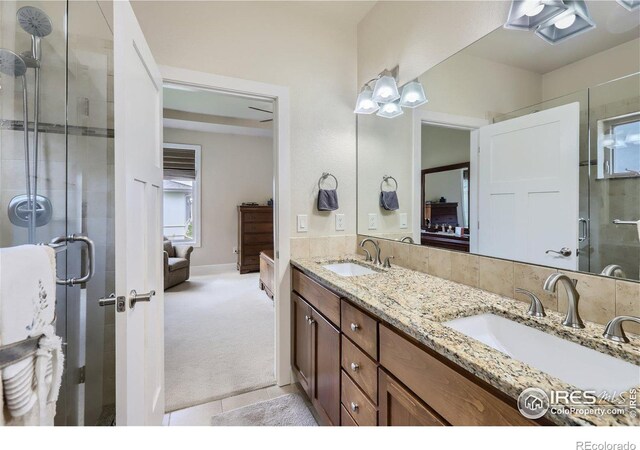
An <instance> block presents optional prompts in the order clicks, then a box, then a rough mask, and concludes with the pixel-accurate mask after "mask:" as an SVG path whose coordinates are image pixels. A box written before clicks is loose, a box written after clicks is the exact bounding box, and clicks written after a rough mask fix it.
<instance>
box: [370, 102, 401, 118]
mask: <svg viewBox="0 0 640 450" xmlns="http://www.w3.org/2000/svg"><path fill="white" fill-rule="evenodd" d="M403 113H404V111H402V108H401V107H400V104H399V103H398V102H397V101H396V102H389V103H384V104H382V105H380V109H379V110H378V112H377V113H376V116H380V117H384V118H386V119H393V118H394V117H398V116H400V115H402V114H403Z"/></svg>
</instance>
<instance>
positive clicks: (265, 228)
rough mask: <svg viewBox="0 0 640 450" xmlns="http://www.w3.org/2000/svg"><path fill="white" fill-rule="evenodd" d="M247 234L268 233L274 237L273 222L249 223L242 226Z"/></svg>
mask: <svg viewBox="0 0 640 450" xmlns="http://www.w3.org/2000/svg"><path fill="white" fill-rule="evenodd" d="M242 231H244V232H245V233H268V234H270V235H273V222H249V223H243V224H242Z"/></svg>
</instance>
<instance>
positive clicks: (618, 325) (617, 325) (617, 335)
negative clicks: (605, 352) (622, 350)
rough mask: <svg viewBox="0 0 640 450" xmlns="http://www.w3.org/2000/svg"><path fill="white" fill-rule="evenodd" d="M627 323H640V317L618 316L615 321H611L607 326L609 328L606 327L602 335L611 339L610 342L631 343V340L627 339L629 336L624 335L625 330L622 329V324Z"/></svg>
mask: <svg viewBox="0 0 640 450" xmlns="http://www.w3.org/2000/svg"><path fill="white" fill-rule="evenodd" d="M627 321H629V322H636V323H640V317H634V316H618V317H616V318H614V319H611V320H610V321H609V323H608V324H607V326H606V327H605V329H604V333H602V335H603V336H604V337H605V338H606V339H609V340H610V341H615V342H625V343H626V342H629V338H628V337H627V335H626V334H625V333H624V330H623V329H622V323H623V322H627Z"/></svg>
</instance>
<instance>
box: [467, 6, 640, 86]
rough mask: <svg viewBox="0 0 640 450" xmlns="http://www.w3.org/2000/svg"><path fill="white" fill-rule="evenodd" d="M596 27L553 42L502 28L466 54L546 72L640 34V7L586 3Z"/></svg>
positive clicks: (478, 42) (476, 44)
mask: <svg viewBox="0 0 640 450" xmlns="http://www.w3.org/2000/svg"><path fill="white" fill-rule="evenodd" d="M587 5H588V8H589V12H590V13H591V17H592V18H593V20H594V22H595V23H596V28H595V29H592V30H590V31H588V32H585V33H584V34H582V35H580V36H578V37H575V38H572V39H568V40H566V41H564V42H561V43H558V44H555V45H551V44H548V43H547V42H545V41H543V40H542V39H541V38H539V37H538V36H536V35H535V34H534V33H533V31H530V32H527V31H519V30H507V29H504V28H499V29H497V30H495V31H494V32H492V33H490V34H488V35H487V36H485V37H483V38H482V39H480V40H479V41H477V42H475V43H474V44H472V45H470V46H469V47H467V48H466V49H464V52H465V53H466V54H470V55H474V56H477V57H481V58H485V59H488V60H491V61H495V62H498V63H502V64H507V65H510V66H514V67H519V68H521V69H525V70H529V71H531V72H535V73H539V74H545V73H548V72H551V71H553V70H556V69H559V68H560V67H563V66H566V65H567V64H571V63H573V62H576V61H579V60H581V59H584V58H586V57H588V56H591V55H594V54H596V53H599V52H602V51H604V50H608V49H610V48H613V47H615V46H618V45H620V44H623V43H625V42H628V41H631V40H633V39H638V38H639V37H640V9H637V10H635V11H633V12H631V11H628V10H626V9H625V8H623V7H622V6H620V5H619V4H618V3H617V2H615V1H589V2H587Z"/></svg>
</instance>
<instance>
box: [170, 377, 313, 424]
mask: <svg viewBox="0 0 640 450" xmlns="http://www.w3.org/2000/svg"><path fill="white" fill-rule="evenodd" d="M292 392H300V388H299V387H298V385H296V384H290V385H288V386H282V387H280V386H270V387H267V388H264V389H258V390H257V391H251V392H246V393H244V394H240V395H235V396H233V397H228V398H223V399H222V400H216V401H214V402H210V403H205V404H203V405H197V406H192V407H190V408H185V409H180V410H178V411H173V412H171V413H167V414H165V415H164V420H163V421H162V425H164V426H172V427H173V426H208V425H209V424H210V423H211V417H213V416H214V415H216V414H220V413H221V412H226V411H231V410H233V409H237V408H242V407H244V406H248V405H253V404H254V403H258V402H262V401H264V400H270V399H274V398H276V397H280V396H281V395H285V394H289V393H292Z"/></svg>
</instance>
